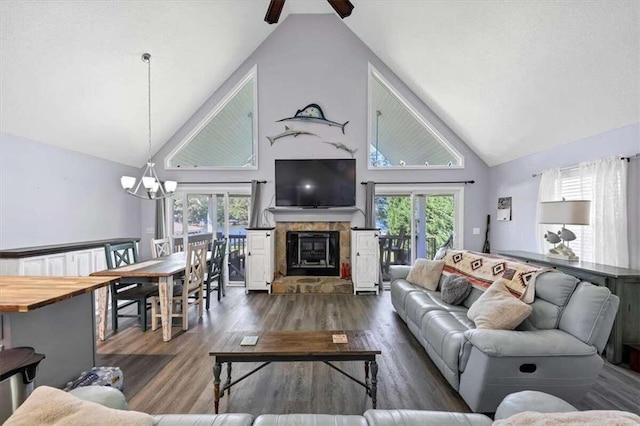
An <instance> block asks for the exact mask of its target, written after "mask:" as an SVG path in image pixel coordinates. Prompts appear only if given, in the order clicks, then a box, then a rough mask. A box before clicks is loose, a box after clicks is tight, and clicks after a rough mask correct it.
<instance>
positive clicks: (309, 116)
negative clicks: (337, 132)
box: [277, 104, 348, 135]
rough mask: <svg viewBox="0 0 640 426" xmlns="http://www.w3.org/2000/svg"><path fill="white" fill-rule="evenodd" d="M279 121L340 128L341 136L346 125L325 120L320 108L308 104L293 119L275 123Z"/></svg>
mask: <svg viewBox="0 0 640 426" xmlns="http://www.w3.org/2000/svg"><path fill="white" fill-rule="evenodd" d="M280 121H304V122H307V123H318V124H324V125H326V126H333V127H340V128H341V129H342V134H343V135H344V126H346V125H347V123H348V121H346V122H345V123H344V124H340V123H336V122H335V121H331V120H327V119H326V118H325V116H324V113H323V112H322V108H320V106H319V105H318V104H309V105H307V106H306V107H304V108H302V109H299V110H298V111H297V112H296V115H294V116H293V117H288V118H283V119H282V120H278V121H277V122H280Z"/></svg>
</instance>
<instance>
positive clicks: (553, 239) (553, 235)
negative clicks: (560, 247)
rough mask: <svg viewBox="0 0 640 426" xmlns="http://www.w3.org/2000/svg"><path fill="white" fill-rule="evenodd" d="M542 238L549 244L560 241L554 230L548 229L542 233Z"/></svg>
mask: <svg viewBox="0 0 640 426" xmlns="http://www.w3.org/2000/svg"><path fill="white" fill-rule="evenodd" d="M544 238H545V239H546V240H547V241H548V242H550V243H551V244H557V243H559V242H560V241H561V240H560V237H559V236H558V235H557V234H556V233H555V232H550V231H547V233H546V234H544Z"/></svg>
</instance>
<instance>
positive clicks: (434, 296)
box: [404, 291, 467, 326]
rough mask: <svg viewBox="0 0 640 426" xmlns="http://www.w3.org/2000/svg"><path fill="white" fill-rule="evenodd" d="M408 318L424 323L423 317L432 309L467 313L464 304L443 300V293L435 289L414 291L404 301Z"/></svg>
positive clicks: (417, 323) (416, 322)
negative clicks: (452, 303) (454, 303)
mask: <svg viewBox="0 0 640 426" xmlns="http://www.w3.org/2000/svg"><path fill="white" fill-rule="evenodd" d="M404 310H405V316H406V320H407V321H409V320H411V321H412V322H413V323H415V324H416V325H418V326H420V324H422V317H424V314H426V313H427V312H430V311H445V312H461V313H463V314H466V312H467V308H465V307H464V306H456V305H449V304H448V303H444V302H443V301H442V297H441V294H440V293H439V292H435V291H424V292H422V291H421V292H412V293H410V294H408V295H407V297H406V299H405V302H404Z"/></svg>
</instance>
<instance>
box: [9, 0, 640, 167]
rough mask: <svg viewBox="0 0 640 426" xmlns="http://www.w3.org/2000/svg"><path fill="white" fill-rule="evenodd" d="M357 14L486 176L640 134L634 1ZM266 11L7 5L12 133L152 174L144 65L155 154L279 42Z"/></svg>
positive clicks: (172, 4) (241, 6) (370, 7)
mask: <svg viewBox="0 0 640 426" xmlns="http://www.w3.org/2000/svg"><path fill="white" fill-rule="evenodd" d="M352 2H353V4H354V5H355V9H354V11H353V13H352V15H351V16H350V17H348V18H346V19H345V20H344V23H345V24H346V25H347V26H348V27H349V28H350V29H351V30H352V31H353V32H354V33H355V34H356V35H357V36H358V37H360V38H361V39H362V40H363V41H364V42H365V43H366V44H367V45H368V46H369V47H370V48H371V49H372V50H373V51H374V52H375V53H376V54H377V55H378V56H379V57H380V58H381V59H382V60H383V61H384V62H385V63H386V64H387V65H388V66H389V67H390V68H391V69H392V70H393V71H394V72H395V73H396V74H397V75H398V76H399V77H400V78H401V79H403V80H404V81H405V83H406V84H407V85H408V86H409V87H410V88H411V89H412V90H413V91H414V92H415V93H416V95H418V96H419V97H420V98H421V99H422V100H423V101H424V102H425V103H426V104H427V105H428V106H429V107H430V108H431V109H433V110H434V111H435V112H436V113H437V114H438V115H439V116H440V117H441V118H442V119H443V121H444V122H445V123H447V125H448V126H449V127H451V129H452V130H453V131H455V132H456V133H457V134H458V135H459V136H460V137H461V138H462V140H464V141H465V142H466V143H467V144H468V145H469V146H470V147H471V148H472V149H473V150H474V151H475V152H476V153H477V154H478V155H480V157H482V158H483V159H484V160H485V162H487V164H489V165H495V164H499V163H502V162H506V161H509V160H511V159H515V158H519V157H522V156H525V155H528V154H531V153H534V152H537V151H542V150H545V149H549V148H552V147H554V146H558V145H561V144H564V143H569V142H572V141H575V140H578V139H581V138H584V137H588V136H591V135H594V134H597V133H601V132H604V131H607V130H610V129H613V128H616V127H620V126H624V125H627V124H631V123H634V122H638V121H640V77H639V76H640V2H638V1H633V0H630V1H624V0H621V1H616V0H612V1H590V2H587V1H581V0H578V1H557V2H554V1H549V2H540V1H518V2H508V1H504V2H500V1H455V2H452V1H423V2H421V1H410V0H406V1H405V0H394V1H391V0H389V1H365V0H352ZM267 4H268V1H267V0H243V1H232V0H228V1H209V2H207V1H197V2H179V1H129V2H111V1H82V2H80V1H56V2H48V1H28V2H27V1H7V0H4V1H2V2H1V3H0V36H1V44H0V74H1V77H0V78H1V80H0V102H1V103H0V125H1V130H2V132H3V133H9V134H13V135H17V136H22V137H26V138H29V139H33V140H36V141H40V142H44V143H48V144H52V145H57V146H60V147H63V148H68V149H72V150H76V151H80V152H84V153H87V154H90V155H94V156H98V157H102V158H106V159H110V160H114V161H118V162H121V163H124V164H130V165H135V166H141V165H142V164H143V163H144V161H145V160H146V158H147V146H146V141H147V133H146V114H147V106H146V102H147V101H146V90H147V89H146V78H147V76H146V65H145V64H144V63H142V61H141V60H140V55H141V53H143V52H150V53H151V54H152V56H153V57H152V80H153V100H152V103H153V123H152V129H153V135H152V140H153V147H152V151H153V152H155V151H157V150H158V149H159V148H160V147H161V146H162V145H163V144H164V143H165V142H166V141H167V140H168V139H169V138H170V137H171V136H172V135H173V134H174V133H175V132H176V130H177V129H178V128H180V126H182V125H183V124H184V123H185V121H186V120H187V119H188V118H189V117H190V116H191V115H192V114H193V113H194V112H195V111H196V110H197V109H198V107H200V106H201V105H202V104H203V103H204V101H205V100H206V99H208V98H209V96H211V94H212V93H214V92H215V91H216V89H217V88H218V87H219V86H220V85H221V84H222V83H223V82H224V81H225V80H226V79H227V78H228V77H229V76H230V75H231V74H232V73H233V71H234V70H235V69H236V68H237V67H238V66H239V65H240V64H241V63H242V62H243V61H244V60H245V59H246V58H247V57H248V56H249V55H250V54H251V52H252V51H253V50H255V49H256V48H257V47H258V46H259V44H260V43H261V42H262V41H263V40H264V39H265V38H266V37H267V36H268V35H269V34H270V33H271V32H272V31H274V30H276V29H277V25H268V24H266V23H265V22H263V18H264V14H265V11H266V8H267ZM291 13H333V9H331V7H330V6H329V4H328V3H327V2H326V1H324V0H317V1H315V0H288V1H287V3H286V5H285V8H284V10H283V13H282V15H281V17H280V22H283V21H284V20H285V19H286V17H287V15H288V14H291Z"/></svg>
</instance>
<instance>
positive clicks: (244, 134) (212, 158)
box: [165, 67, 258, 170]
mask: <svg viewBox="0 0 640 426" xmlns="http://www.w3.org/2000/svg"><path fill="white" fill-rule="evenodd" d="M256 93H257V81H256V67H254V68H253V69H252V70H251V72H249V74H248V75H247V76H245V78H243V79H242V81H240V83H238V84H237V85H236V87H234V88H233V90H232V91H231V92H230V93H229V94H228V95H227V96H225V98H224V99H223V100H222V102H220V103H219V104H218V105H216V107H215V108H214V109H213V110H212V111H211V113H209V114H208V115H207V116H206V117H205V119H204V120H202V121H201V122H200V123H199V124H198V126H196V128H195V129H193V130H192V131H191V132H190V133H189V134H188V135H187V137H186V138H185V139H184V140H183V141H182V143H180V144H179V145H178V146H177V147H176V148H175V149H174V150H173V151H172V152H171V153H170V154H169V156H167V158H166V160H165V163H166V168H167V169H180V170H183V169H198V170H202V169H218V168H225V169H229V168H243V169H247V168H249V169H256V168H257V164H258V163H257V158H256V157H257V154H256V153H257V141H256V133H257V132H256V129H257V119H258V117H257V103H256Z"/></svg>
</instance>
